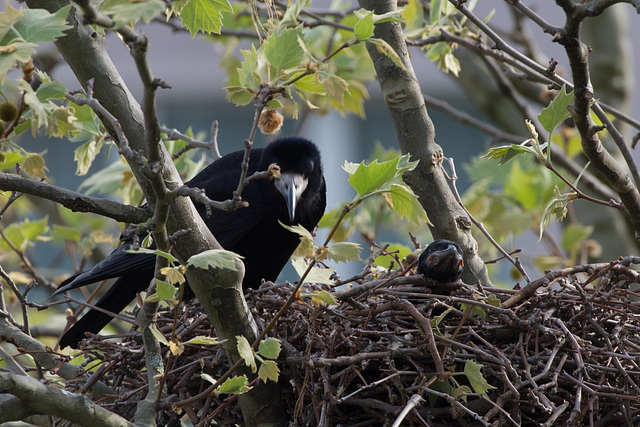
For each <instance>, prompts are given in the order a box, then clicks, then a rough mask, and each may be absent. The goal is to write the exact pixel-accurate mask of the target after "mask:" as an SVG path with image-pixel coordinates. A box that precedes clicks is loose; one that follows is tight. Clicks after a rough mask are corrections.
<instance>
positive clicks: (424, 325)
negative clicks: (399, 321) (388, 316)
mask: <svg viewBox="0 0 640 427" xmlns="http://www.w3.org/2000/svg"><path fill="white" fill-rule="evenodd" d="M397 304H398V306H399V307H400V308H401V309H403V310H404V311H406V312H407V313H409V314H410V315H411V317H413V318H414V319H415V320H416V322H418V324H419V325H420V328H421V329H422V332H424V335H425V337H426V338H427V348H428V349H429V354H430V355H431V358H432V359H433V363H434V364H435V365H436V375H437V377H438V381H445V380H446V378H447V377H446V374H445V372H444V365H443V364H442V359H441V358H440V353H439V352H438V347H437V346H436V340H435V338H434V336H433V331H432V330H431V324H430V321H429V319H427V318H426V317H424V316H423V315H422V313H420V312H419V311H418V309H417V308H416V307H415V306H414V305H413V304H411V303H410V302H409V301H407V300H398V302H397Z"/></svg>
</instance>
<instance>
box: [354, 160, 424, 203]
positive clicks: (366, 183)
mask: <svg viewBox="0 0 640 427" xmlns="http://www.w3.org/2000/svg"><path fill="white" fill-rule="evenodd" d="M417 165H418V161H415V162H411V161H409V155H408V154H405V155H404V156H400V157H396V158H395V159H392V160H389V161H386V162H382V163H378V160H374V161H373V162H371V163H370V164H368V165H367V164H366V163H365V162H361V163H360V164H358V165H356V164H354V163H349V162H345V164H344V165H343V166H342V168H343V169H344V170H345V171H347V173H348V174H349V175H350V176H349V180H348V181H349V184H351V186H352V187H353V189H354V190H356V192H357V193H358V194H359V195H360V196H364V195H365V194H367V193H370V192H372V191H374V190H377V189H379V188H381V187H383V186H384V185H386V184H387V183H388V182H389V181H391V180H392V179H393V178H395V177H396V176H398V175H400V174H402V173H404V172H406V171H409V170H413V169H414V168H415V167H416V166H417Z"/></svg>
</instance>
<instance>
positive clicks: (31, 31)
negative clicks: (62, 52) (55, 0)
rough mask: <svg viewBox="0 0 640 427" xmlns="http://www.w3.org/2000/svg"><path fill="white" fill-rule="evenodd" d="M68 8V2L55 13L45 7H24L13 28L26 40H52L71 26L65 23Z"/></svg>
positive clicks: (34, 41) (38, 41) (40, 41)
mask: <svg viewBox="0 0 640 427" xmlns="http://www.w3.org/2000/svg"><path fill="white" fill-rule="evenodd" d="M70 9H71V5H70V4H69V5H67V6H65V7H63V8H60V9H58V10H57V11H56V12H55V13H49V12H47V11H46V10H45V9H24V10H23V11H22V12H23V13H24V16H23V17H22V18H21V19H20V20H19V21H18V22H16V23H15V25H14V28H15V30H16V31H17V32H18V33H20V36H21V37H22V38H23V39H24V40H25V41H26V42H29V43H46V42H52V41H54V40H55V39H57V38H58V37H62V36H63V35H64V31H65V30H68V29H69V28H71V25H69V24H67V15H68V14H69V10H70Z"/></svg>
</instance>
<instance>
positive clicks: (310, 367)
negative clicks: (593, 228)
mask: <svg viewBox="0 0 640 427" xmlns="http://www.w3.org/2000/svg"><path fill="white" fill-rule="evenodd" d="M636 261H637V260H636ZM628 264H629V263H627V264H626V266H625V264H624V263H622V262H616V263H615V268H614V267H612V266H613V265H614V263H611V264H597V265H591V266H581V267H579V268H578V267H576V268H573V269H565V270H561V271H560V272H553V273H548V274H547V275H546V276H545V277H544V278H542V279H544V280H542V279H541V280H540V281H536V282H535V283H537V285H535V286H539V285H540V284H543V285H546V286H545V287H538V288H537V289H531V286H532V285H530V287H528V288H526V289H527V290H526V291H525V290H523V291H518V290H503V289H497V288H489V289H478V288H476V287H475V286H473V287H471V286H467V285H464V284H462V283H457V284H449V285H446V286H445V285H438V284H435V283H432V282H429V281H428V280H427V279H424V278H422V277H419V276H407V277H401V276H398V277H394V276H393V275H390V276H389V277H388V278H386V279H384V278H383V279H378V280H377V282H369V284H365V285H358V286H353V288H352V289H349V290H347V291H340V292H337V293H336V296H338V297H339V298H340V303H339V304H338V305H331V306H320V307H316V306H313V305H312V304H310V303H308V302H305V301H298V302H296V303H294V304H293V306H292V307H291V308H290V309H289V310H288V311H287V312H286V313H285V314H284V316H283V317H281V319H280V320H279V322H278V324H277V327H276V329H275V330H274V331H273V332H272V334H271V336H274V337H276V338H278V339H280V340H281V343H282V347H283V351H282V353H281V355H280V357H279V359H278V366H279V368H280V370H281V373H280V388H281V396H282V400H283V402H284V404H283V406H284V408H285V410H286V411H287V413H288V417H289V424H290V425H292V426H318V425H321V426H331V425H333V426H339V425H344V426H347V425H348V426H369V425H372V426H382V425H389V426H391V425H393V424H394V422H399V421H401V422H402V424H403V425H426V426H444V425H447V426H451V425H465V426H489V425H506V426H509V425H518V426H520V425H521V426H540V425H548V426H550V425H554V426H555V425H558V426H560V425H571V426H576V425H591V426H610V425H620V426H624V425H626V426H635V425H640V401H639V396H640V366H639V364H640V338H639V337H640V322H639V316H640V312H639V308H640V305H639V303H638V302H637V301H636V298H637V297H640V295H638V294H636V293H635V292H633V291H632V290H631V289H630V287H632V286H633V283H638V275H637V273H636V272H635V271H633V270H631V269H629V268H628ZM535 283H534V284H535ZM291 289H292V287H291V286H288V285H281V286H271V287H266V288H265V287H263V289H261V290H260V291H254V292H250V293H249V295H248V296H247V300H248V304H249V306H250V308H251V311H252V313H253V314H254V317H255V318H256V320H257V321H258V325H259V327H264V325H265V324H266V323H267V322H268V321H269V320H271V319H272V318H273V316H274V315H275V314H276V313H277V312H278V310H279V309H280V308H281V307H282V306H283V304H284V302H285V300H286V298H288V296H289V295H290V293H291ZM533 291H535V292H533ZM514 295H515V296H519V297H520V299H519V300H518V298H517V297H516V299H515V300H516V301H517V303H516V304H514V305H513V307H511V308H504V307H501V306H500V303H501V302H504V301H506V300H509V299H510V298H511V301H514V299H513V298H514ZM174 314H175V313H173V312H167V313H161V315H160V317H159V319H158V325H159V329H160V330H161V331H162V332H164V333H165V335H170V333H171V330H172V328H173V322H174ZM178 317H179V319H178V325H180V327H179V328H178V330H177V336H178V338H179V339H180V340H181V341H182V342H184V341H186V340H188V339H189V338H191V337H194V336H198V335H212V334H213V333H214V332H213V331H212V328H211V325H210V324H209V322H208V320H207V318H206V315H205V314H204V313H203V312H202V311H201V310H199V309H198V307H197V303H193V304H192V305H190V306H186V307H184V306H183V307H181V308H180V309H179V313H178ZM84 345H85V347H84V352H83V353H84V354H85V355H86V356H87V357H88V361H87V363H91V359H92V358H99V359H100V360H102V361H103V363H102V369H101V370H100V375H99V378H96V379H100V380H101V381H104V382H106V383H107V384H108V385H110V386H111V387H113V388H114V389H115V390H116V391H117V392H118V396H116V397H115V399H112V400H111V401H109V402H108V403H103V404H104V406H106V407H108V408H110V409H112V410H114V411H116V412H118V413H120V414H122V415H124V416H125V417H128V418H131V417H132V416H133V414H134V412H135V404H136V403H137V401H138V400H140V399H141V398H143V397H144V396H145V393H146V381H147V377H146V374H144V373H142V372H141V371H142V370H143V369H144V355H143V352H142V345H141V341H140V339H139V337H138V336H134V337H133V339H129V340H128V341H127V342H125V343H124V344H122V343H116V342H110V341H108V340H105V339H104V338H103V337H92V338H90V339H89V340H87V341H86V342H85V344H84ZM166 354H167V357H168V355H169V351H167V352H166ZM227 367H228V366H227V360H226V357H225V356H224V353H223V352H222V351H221V350H220V349H219V348H218V347H215V346H213V347H212V346H200V345H187V346H185V351H184V352H183V353H182V354H181V355H179V356H177V357H172V360H171V362H170V364H169V367H168V369H167V375H166V380H165V386H166V390H167V397H166V399H165V400H164V402H166V404H165V405H164V408H162V410H161V411H160V412H159V414H158V424H159V425H179V420H180V419H181V418H184V417H188V418H189V420H190V422H191V423H193V425H210V424H211V423H212V422H213V421H215V422H217V423H218V424H219V425H234V424H239V425H243V421H242V416H241V414H240V412H239V410H238V407H237V404H236V403H237V399H236V397H234V396H230V397H229V396H220V397H217V396H212V395H209V396H207V397H204V398H202V399H200V400H198V401H196V402H191V403H190V404H189V405H186V406H185V405H183V404H182V403H184V402H185V401H188V399H190V398H192V397H193V396H197V395H198V394H199V393H201V392H202V391H203V390H205V389H206V388H207V387H208V386H210V383H208V382H206V381H204V380H202V379H201V373H208V374H209V375H211V376H212V377H214V378H216V377H219V376H220V375H222V374H223V373H224V372H225V371H226V369H227ZM398 425H399V424H398Z"/></svg>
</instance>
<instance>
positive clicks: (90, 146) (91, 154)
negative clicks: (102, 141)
mask: <svg viewBox="0 0 640 427" xmlns="http://www.w3.org/2000/svg"><path fill="white" fill-rule="evenodd" d="M99 152H100V148H99V147H98V143H97V142H96V141H95V140H94V139H91V140H89V141H88V142H85V143H84V144H82V145H81V146H80V147H78V148H76V149H75V150H74V151H73V160H74V161H75V162H76V163H77V167H76V175H78V176H84V175H86V174H87V172H89V168H90V167H91V164H92V163H93V161H94V160H95V158H96V156H97V155H98V153H99Z"/></svg>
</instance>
